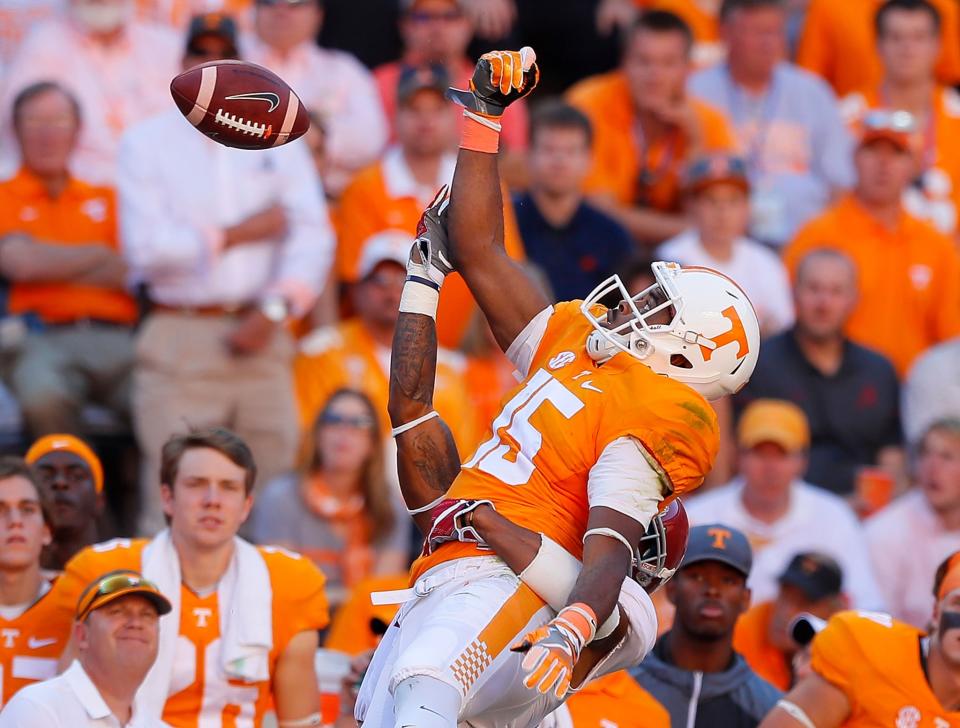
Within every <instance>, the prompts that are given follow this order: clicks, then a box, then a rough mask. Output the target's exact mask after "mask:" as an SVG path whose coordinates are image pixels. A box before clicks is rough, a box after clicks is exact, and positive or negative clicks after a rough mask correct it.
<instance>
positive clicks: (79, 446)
mask: <svg viewBox="0 0 960 728" xmlns="http://www.w3.org/2000/svg"><path fill="white" fill-rule="evenodd" d="M52 452H69V453H73V454H74V455H76V456H77V457H78V458H80V459H81V460H83V461H84V462H85V463H86V464H87V467H89V468H90V472H91V474H92V475H93V486H94V488H96V490H97V493H102V492H103V465H102V464H101V463H100V458H98V457H97V454H96V453H95V452H94V451H93V450H92V449H91V448H90V446H89V445H88V444H87V443H85V442H84V441H83V440H81V439H80V438H79V437H74V436H73V435H66V434H56V435H46V436H44V437H41V438H40V439H39V440H37V441H36V442H35V443H33V445H31V446H30V449H29V450H27V455H26V457H25V458H24V459H25V460H26V461H27V464H28V465H33V464H34V463H36V462H37V461H38V460H39V459H40V458H42V457H43V456H44V455H47V454H49V453H52Z"/></svg>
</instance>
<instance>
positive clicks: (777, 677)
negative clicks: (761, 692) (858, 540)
mask: <svg viewBox="0 0 960 728" xmlns="http://www.w3.org/2000/svg"><path fill="white" fill-rule="evenodd" d="M779 582H780V590H779V591H778V592H777V596H776V598H775V599H773V600H771V601H769V602H761V603H760V604H756V605H754V606H753V607H751V608H750V610H749V611H748V612H746V613H745V614H743V615H742V616H741V617H740V619H738V620H737V626H736V629H735V630H734V632H733V649H735V650H736V651H737V652H739V653H740V654H741V655H743V658H744V659H745V660H746V661H747V664H748V665H750V667H751V668H752V669H753V671H754V672H755V673H757V674H758V675H759V676H760V677H762V678H763V679H764V680H766V681H767V682H768V683H770V684H771V685H774V686H776V687H778V688H780V689H781V690H784V691H786V690H789V689H790V686H791V685H792V684H793V682H794V675H793V656H794V654H795V653H796V652H797V650H798V649H799V645H797V643H796V642H795V641H794V639H793V635H792V634H791V626H792V625H793V621H794V619H796V617H797V616H799V615H800V614H812V615H813V616H815V617H819V618H820V619H829V618H830V616H831V615H833V614H835V613H836V612H839V611H840V610H841V609H846V608H847V606H848V604H847V600H846V598H845V597H844V596H843V591H842V589H843V572H842V571H841V569H840V565H839V564H838V563H837V562H836V561H835V560H833V559H832V558H830V557H829V556H827V555H826V554H820V553H816V552H807V553H799V554H797V555H796V556H794V557H793V559H791V560H790V563H789V564H788V565H787V568H786V569H785V570H784V572H783V573H782V574H781V575H780V579H779Z"/></svg>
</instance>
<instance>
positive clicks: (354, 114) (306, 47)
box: [241, 0, 387, 197]
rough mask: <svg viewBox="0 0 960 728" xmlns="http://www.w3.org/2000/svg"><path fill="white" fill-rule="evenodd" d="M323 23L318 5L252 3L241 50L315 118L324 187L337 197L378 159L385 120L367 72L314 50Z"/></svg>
mask: <svg viewBox="0 0 960 728" xmlns="http://www.w3.org/2000/svg"><path fill="white" fill-rule="evenodd" d="M322 22H323V1H322V0H257V3H256V10H255V15H254V33H253V34H252V35H250V36H247V37H244V38H243V39H242V41H243V42H242V45H241V51H242V54H243V57H244V58H245V59H246V60H248V61H252V62H253V63H258V64H260V65H261V66H266V67H267V68H269V69H270V70H272V71H273V72H274V73H276V74H277V75H279V76H280V78H282V79H283V80H284V81H286V82H287V83H288V84H290V87H291V88H292V89H293V90H294V91H296V92H297V95H298V96H299V97H300V100H301V101H303V103H304V105H305V106H306V107H307V108H308V109H309V110H310V111H311V112H312V113H313V114H314V115H315V116H316V117H317V118H318V119H319V121H320V124H321V126H322V127H323V131H324V135H325V139H324V150H325V154H326V157H327V159H326V165H325V172H324V179H323V183H324V186H325V187H326V190H327V193H328V194H329V195H330V196H331V197H337V196H339V194H340V192H342V191H343V188H344V187H346V185H347V183H348V182H349V181H350V178H351V177H352V176H353V174H354V172H356V171H357V170H359V169H361V168H362V167H366V166H367V165H368V164H371V163H373V162H374V161H376V159H377V157H378V156H379V155H380V152H381V151H382V150H383V147H384V145H386V143H387V119H386V117H385V116H384V113H383V107H382V105H381V103H380V94H379V93H378V92H377V87H376V84H375V83H374V81H373V76H372V75H371V74H370V71H368V70H367V69H366V68H364V66H363V65H362V64H361V63H360V61H358V60H357V59H356V58H354V57H353V56H352V55H350V54H349V53H345V52H343V51H337V50H331V49H328V48H320V47H319V46H318V45H317V42H316V38H317V34H318V33H319V32H320V25H321V23H322Z"/></svg>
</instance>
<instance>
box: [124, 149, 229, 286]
mask: <svg viewBox="0 0 960 728" xmlns="http://www.w3.org/2000/svg"><path fill="white" fill-rule="evenodd" d="M145 141H151V142H152V144H150V145H148V144H145V143H143V142H145ZM158 143H159V142H158V141H157V140H155V139H154V140H148V138H147V137H140V136H139V135H137V134H132V135H129V134H128V135H127V136H125V137H124V139H123V141H122V142H121V144H120V153H119V155H118V159H117V190H118V196H119V202H120V237H121V241H122V246H123V255H124V258H126V260H127V263H128V264H129V265H130V267H131V269H132V272H133V274H134V277H138V276H139V277H141V278H149V277H150V276H151V275H152V274H164V273H175V272H177V271H182V270H194V269H197V268H201V269H205V268H208V267H209V266H210V265H211V264H212V263H213V260H214V258H215V257H216V255H217V254H218V252H219V250H220V248H221V247H222V244H223V234H222V231H220V230H219V229H216V228H213V227H211V228H208V229H200V228H198V227H196V226H195V225H192V224H190V223H188V222H186V221H184V220H182V219H180V216H179V215H178V213H177V210H176V209H175V207H174V206H173V205H169V204H167V203H168V198H167V192H166V190H167V187H166V185H165V184H164V181H163V180H162V179H160V175H159V170H157V169H156V163H155V159H156V158H155V156H154V155H155V153H156V152H155V151H154V150H155V149H156V145H157V144H158Z"/></svg>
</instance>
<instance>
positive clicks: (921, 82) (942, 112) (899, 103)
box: [841, 0, 960, 235]
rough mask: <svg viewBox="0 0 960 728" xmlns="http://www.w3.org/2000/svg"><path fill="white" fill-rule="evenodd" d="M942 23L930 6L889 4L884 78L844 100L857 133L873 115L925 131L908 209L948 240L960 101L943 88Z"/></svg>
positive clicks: (880, 41)
mask: <svg viewBox="0 0 960 728" xmlns="http://www.w3.org/2000/svg"><path fill="white" fill-rule="evenodd" d="M941 25H942V21H941V18H940V13H939V12H938V11H937V8H936V7H935V6H934V5H933V4H932V3H930V2H928V1H927V0H889V2H886V3H884V4H883V6H881V8H880V10H879V11H877V50H878V52H879V56H880V61H881V62H882V64H883V78H882V79H881V80H880V81H879V82H878V83H876V84H873V85H872V86H869V87H865V88H862V89H858V90H857V91H855V92H854V93H851V94H850V95H848V96H847V97H845V98H844V99H843V102H842V104H841V111H842V113H843V115H844V118H845V119H846V121H847V122H848V123H849V124H850V125H851V127H852V128H854V129H856V128H857V127H859V125H860V124H861V122H862V120H863V117H864V115H865V114H866V113H868V112H869V110H870V109H876V108H888V109H903V110H905V111H909V112H910V113H911V114H913V115H914V117H915V118H916V119H917V124H918V127H919V130H920V160H919V161H920V169H919V170H918V172H919V174H918V176H917V178H916V179H915V180H914V181H913V184H912V185H910V186H909V187H908V188H907V190H906V194H905V195H904V199H903V204H904V207H905V208H906V209H907V211H908V212H910V213H911V214H913V215H916V216H917V217H919V218H920V219H922V220H926V221H927V222H929V223H931V224H932V225H933V226H934V227H935V228H937V230H939V231H940V232H942V233H944V234H945V235H953V234H956V233H957V230H958V225H957V223H958V213H960V141H958V140H960V95H958V94H957V92H956V90H954V89H953V88H950V87H949V86H944V85H942V84H940V83H938V82H937V79H936V74H935V70H934V69H935V66H936V61H937V56H938V55H939V53H940V27H941Z"/></svg>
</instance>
